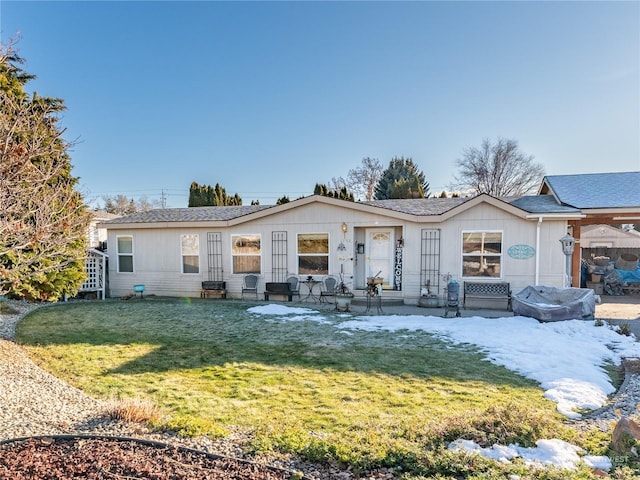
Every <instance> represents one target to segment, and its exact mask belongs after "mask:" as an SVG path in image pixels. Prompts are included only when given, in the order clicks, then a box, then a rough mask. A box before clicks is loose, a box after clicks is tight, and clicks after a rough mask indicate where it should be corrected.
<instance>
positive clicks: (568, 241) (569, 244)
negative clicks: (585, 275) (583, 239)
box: [560, 233, 576, 287]
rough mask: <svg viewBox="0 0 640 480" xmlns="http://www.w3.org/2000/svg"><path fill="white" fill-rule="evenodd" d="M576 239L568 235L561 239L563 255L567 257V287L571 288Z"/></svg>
mask: <svg viewBox="0 0 640 480" xmlns="http://www.w3.org/2000/svg"><path fill="white" fill-rule="evenodd" d="M575 240H576V239H575V238H573V237H572V236H571V235H569V234H568V233H567V234H566V235H565V236H564V237H562V238H561V239H560V243H561V244H562V253H564V255H565V262H566V264H565V287H570V286H571V284H572V283H573V281H572V280H573V279H572V278H571V257H572V256H573V248H574V246H575Z"/></svg>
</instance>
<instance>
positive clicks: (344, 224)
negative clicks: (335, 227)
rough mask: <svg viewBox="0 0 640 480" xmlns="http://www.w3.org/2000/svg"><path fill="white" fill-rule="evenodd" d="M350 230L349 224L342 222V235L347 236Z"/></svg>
mask: <svg viewBox="0 0 640 480" xmlns="http://www.w3.org/2000/svg"><path fill="white" fill-rule="evenodd" d="M348 229H349V228H348V227H347V224H346V223H345V222H342V233H345V234H346V233H347V230H348Z"/></svg>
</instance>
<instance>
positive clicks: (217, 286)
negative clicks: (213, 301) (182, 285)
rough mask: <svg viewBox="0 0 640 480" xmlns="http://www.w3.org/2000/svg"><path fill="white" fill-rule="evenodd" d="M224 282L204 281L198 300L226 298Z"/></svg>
mask: <svg viewBox="0 0 640 480" xmlns="http://www.w3.org/2000/svg"><path fill="white" fill-rule="evenodd" d="M226 285H227V283H226V282H215V281H206V282H202V290H200V298H209V297H214V298H223V299H224V298H227V290H226Z"/></svg>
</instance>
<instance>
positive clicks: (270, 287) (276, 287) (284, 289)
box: [264, 282, 295, 302]
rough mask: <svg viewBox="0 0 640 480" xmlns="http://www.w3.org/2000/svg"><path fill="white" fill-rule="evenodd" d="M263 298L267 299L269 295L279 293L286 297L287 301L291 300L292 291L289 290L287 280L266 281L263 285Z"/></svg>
mask: <svg viewBox="0 0 640 480" xmlns="http://www.w3.org/2000/svg"><path fill="white" fill-rule="evenodd" d="M264 288H265V290H264V299H265V300H269V296H271V295H279V296H281V297H288V299H289V301H290V302H291V301H292V300H293V295H294V294H295V293H294V292H292V291H291V286H290V284H289V282H267V283H265V285H264Z"/></svg>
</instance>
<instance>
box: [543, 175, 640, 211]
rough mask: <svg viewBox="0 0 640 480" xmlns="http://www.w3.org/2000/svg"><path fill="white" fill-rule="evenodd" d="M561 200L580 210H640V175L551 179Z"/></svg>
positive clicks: (554, 189) (563, 176)
mask: <svg viewBox="0 0 640 480" xmlns="http://www.w3.org/2000/svg"><path fill="white" fill-rule="evenodd" d="M544 182H546V183H547V185H548V186H549V187H550V188H551V190H552V191H553V193H554V194H555V195H556V197H557V198H558V200H559V201H560V202H562V203H563V204H565V205H571V206H573V207H576V208H625V207H627V208H628V207H640V172H619V173H591V174H589V173H587V174H582V175H549V176H547V177H545V178H544Z"/></svg>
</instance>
